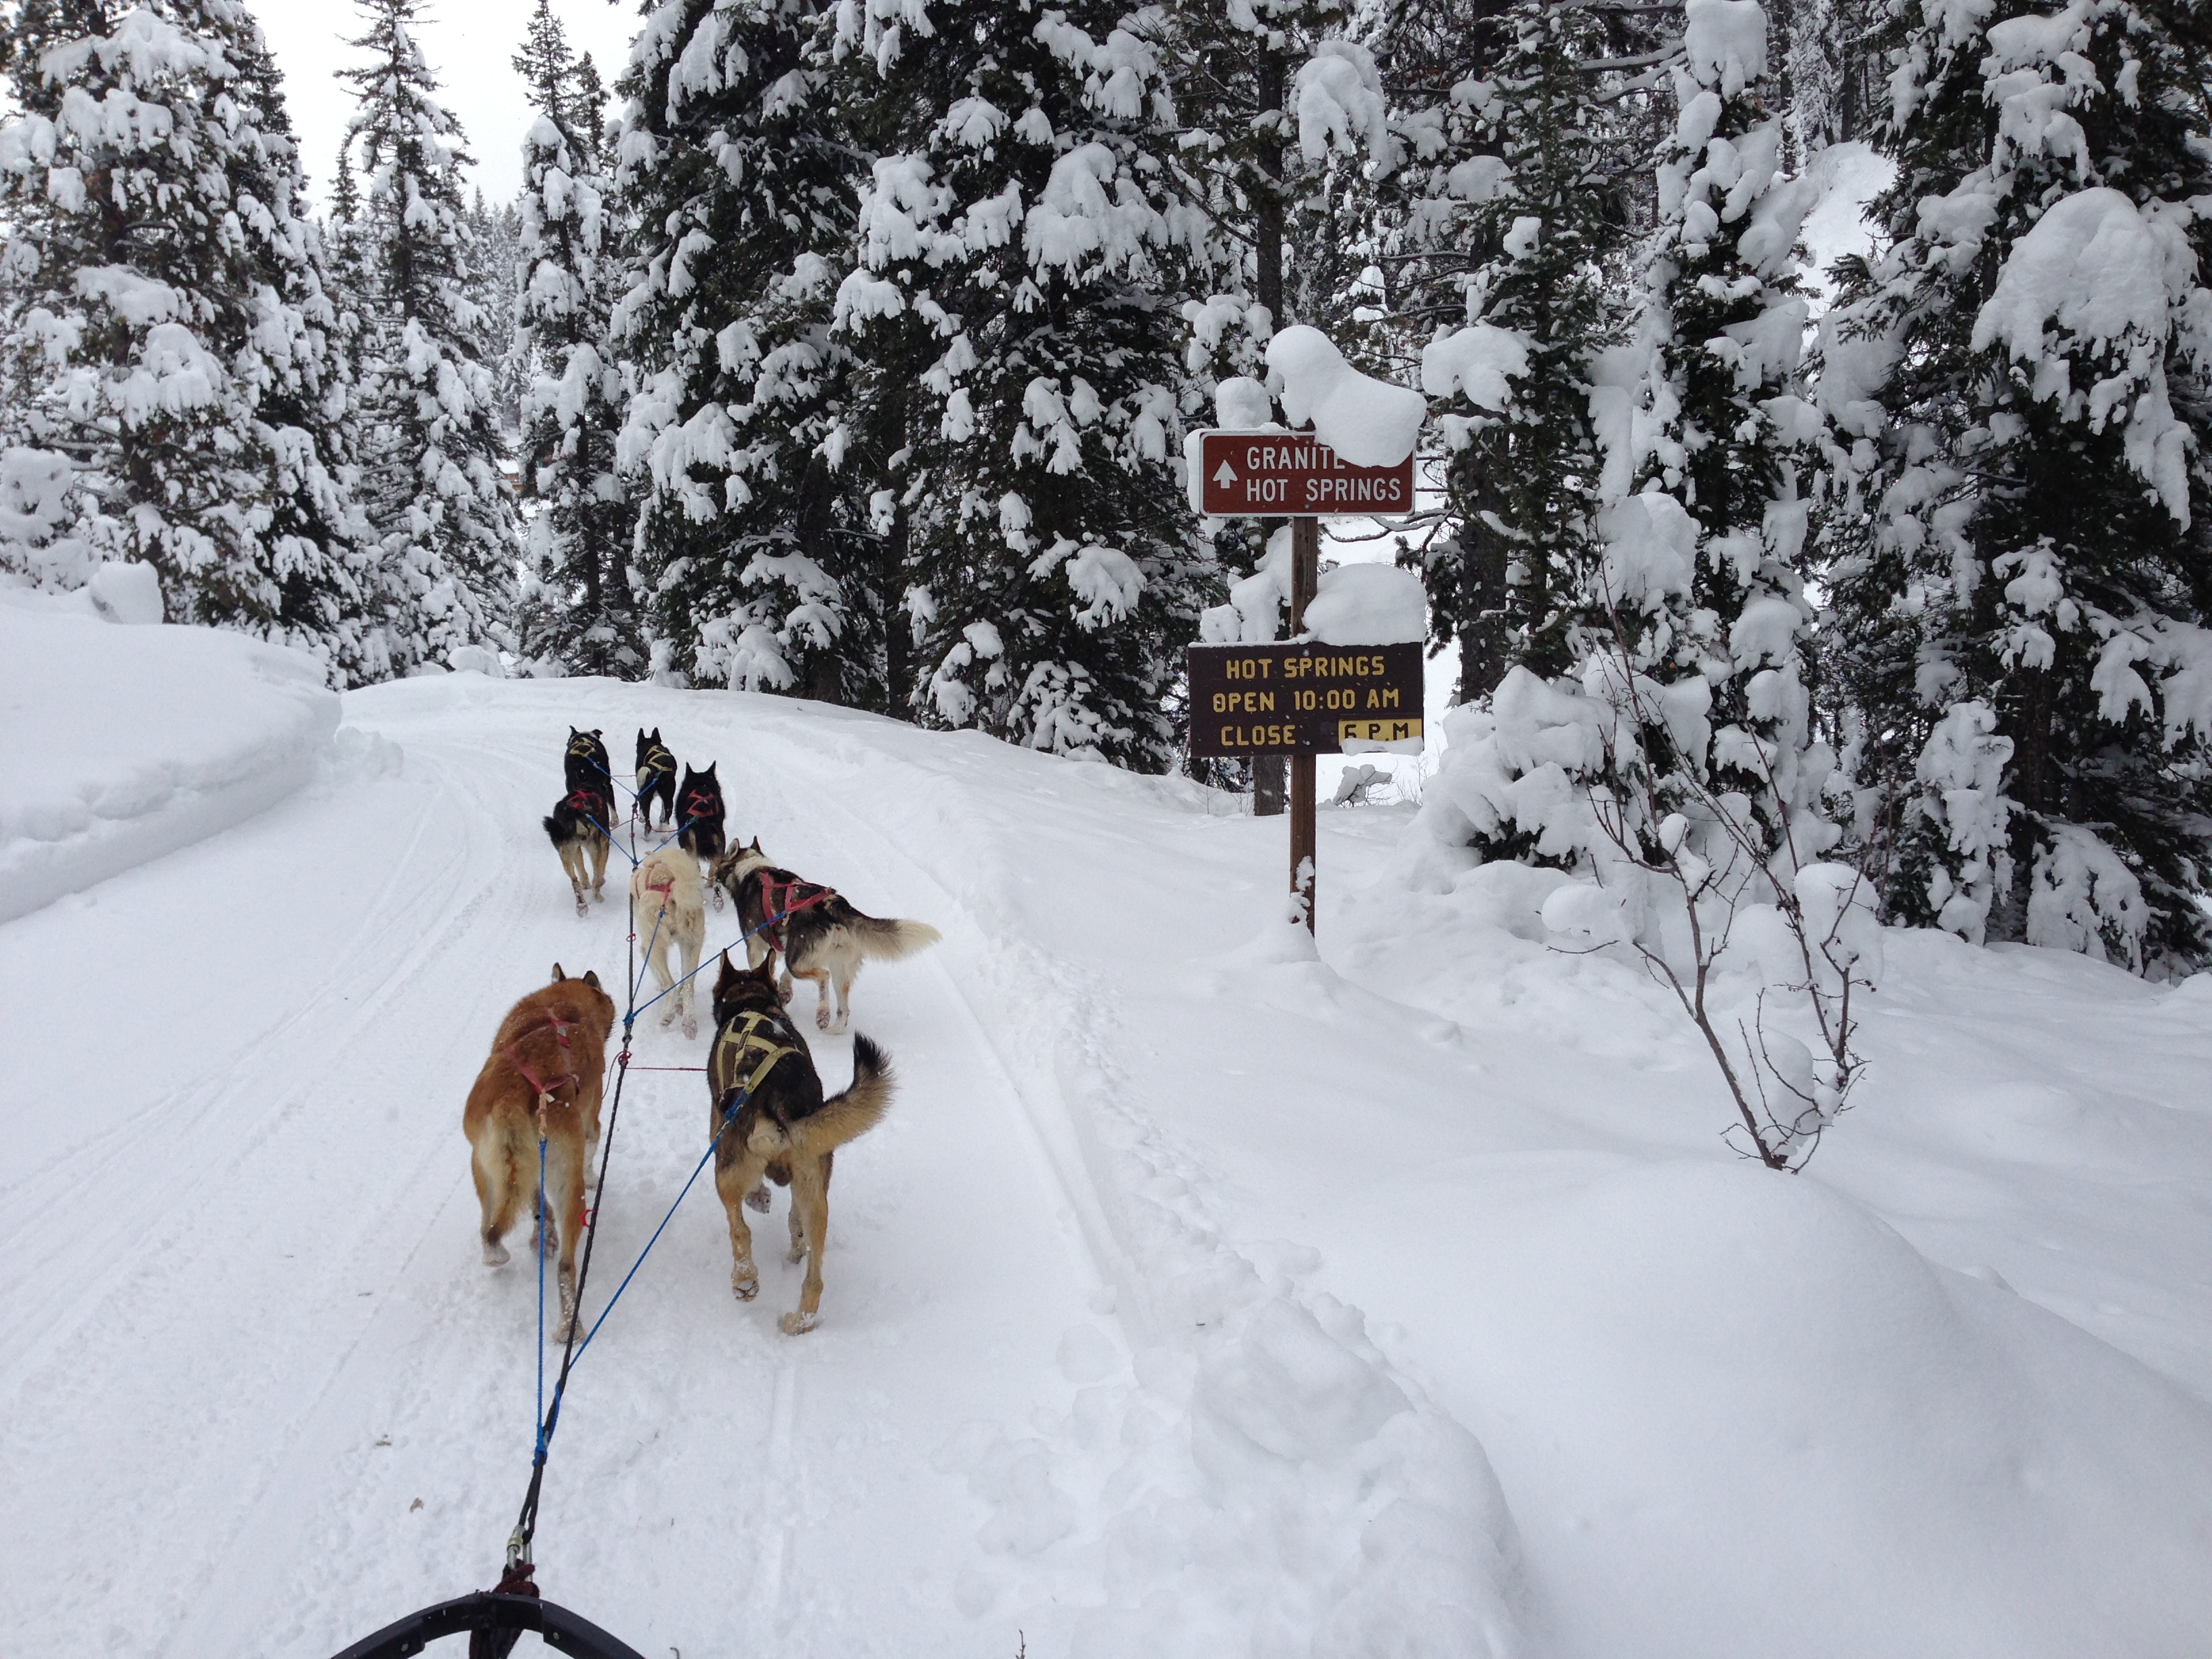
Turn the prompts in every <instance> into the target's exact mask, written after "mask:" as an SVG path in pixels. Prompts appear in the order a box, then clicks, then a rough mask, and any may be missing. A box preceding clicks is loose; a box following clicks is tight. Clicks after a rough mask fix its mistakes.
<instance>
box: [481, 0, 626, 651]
mask: <svg viewBox="0 0 2212 1659" xmlns="http://www.w3.org/2000/svg"><path fill="white" fill-rule="evenodd" d="M589 61H590V60H589V59H588V58H586V60H584V62H583V63H582V64H579V63H578V61H577V60H576V59H575V58H574V56H573V55H572V54H571V53H570V52H569V51H568V42H567V40H566V39H565V38H564V37H563V35H562V29H561V24H560V20H559V19H558V18H556V17H555V16H554V15H553V9H552V6H551V4H550V0H538V9H537V10H536V12H535V13H533V14H532V17H531V20H530V32H529V34H528V37H527V39H526V41H525V43H524V46H523V48H522V50H521V52H519V53H517V54H516V57H515V58H514V67H515V72H516V73H517V74H519V75H520V76H522V79H523V83H524V85H525V86H526V87H527V88H529V94H530V101H531V106H532V108H534V109H535V110H536V111H537V112H538V118H537V119H536V120H535V121H533V122H532V124H531V127H530V131H529V132H528V133H527V135H526V137H524V139H523V143H522V160H523V182H522V196H521V199H520V203H519V204H518V207H519V210H520V215H519V216H520V237H519V239H518V240H519V246H520V260H521V265H520V270H519V272H518V274H517V276H516V280H515V283H514V288H515V295H516V297H515V331H514V345H513V356H514V361H515V362H516V364H517V366H518V371H519V378H520V380H521V382H522V384H523V386H524V391H523V394H522V404H521V410H520V413H521V422H522V438H521V442H520V446H519V448H520V461H521V466H522V472H523V478H522V487H523V489H524V491H525V492H526V494H528V495H532V497H534V498H535V500H536V501H537V504H538V505H537V512H536V513H535V515H534V516H533V517H532V519H531V520H530V529H529V537H528V544H529V568H530V574H529V579H528V583H527V584H526V585H527V586H530V587H531V588H532V590H533V592H532V593H530V594H526V596H525V600H524V607H523V609H524V611H525V613H526V614H528V613H531V612H534V611H542V612H543V615H542V617H537V618H536V621H537V624H538V625H537V626H536V627H535V628H534V629H531V630H529V632H528V635H527V636H526V637H521V638H519V639H518V641H517V645H518V648H519V649H520V650H521V651H522V652H523V653H526V655H528V656H529V657H531V658H532V659H534V660H536V661H538V662H540V663H543V664H545V665H548V666H550V668H551V669H553V670H554V671H558V672H562V673H568V674H616V675H622V676H625V677H635V676H636V675H637V674H639V673H641V671H643V669H644V666H645V653H644V651H643V648H642V646H641V641H640V637H639V631H638V625H637V612H636V607H635V605H633V604H632V602H631V598H630V592H629V577H628V570H629V556H630V537H631V529H632V520H633V516H634V515H633V513H632V512H631V509H630V506H629V500H628V498H627V495H626V493H625V491H624V489H623V482H622V480H621V478H620V477H618V476H617V472H616V468H615V435H616V432H617V429H618V428H619V427H620V425H621V423H622V411H623V395H622V394H623V385H622V379H621V368H620V366H619V364H618V363H617V361H616V358H615V355H614V352H613V349H612V348H611V343H610V342H609V339H608V329H609V324H610V313H611V310H612V306H613V297H614V294H615V289H616V281H617V276H618V274H619V273H618V269H617V252H616V248H615V235H614V226H613V224H612V222H611V221H612V215H611V214H610V213H609V212H608V211H607V210H606V207H605V197H606V194H607V180H606V179H605V176H604V174H603V173H602V170H601V159H600V155H601V149H602V146H601V142H600V140H601V133H600V124H601V122H602V120H603V119H604V117H605V95H604V94H603V93H601V92H600V91H599V87H598V77H597V76H596V75H593V76H589V77H588V78H586V76H585V74H584V70H585V69H586V67H587V66H588V64H589ZM533 600H534V601H535V602H534V603H533ZM519 627H520V623H519Z"/></svg>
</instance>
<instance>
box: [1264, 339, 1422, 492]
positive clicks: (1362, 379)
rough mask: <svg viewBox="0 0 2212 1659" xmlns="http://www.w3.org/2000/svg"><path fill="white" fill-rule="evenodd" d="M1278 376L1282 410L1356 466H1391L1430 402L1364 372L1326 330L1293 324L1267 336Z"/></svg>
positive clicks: (1408, 449) (1405, 451)
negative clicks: (1309, 424) (1308, 426)
mask: <svg viewBox="0 0 2212 1659" xmlns="http://www.w3.org/2000/svg"><path fill="white" fill-rule="evenodd" d="M1267 367H1268V368H1271V369H1273V371H1274V372H1275V373H1276V374H1279V375H1281V376H1282V380H1283V390H1282V402H1283V413H1284V415H1285V416H1286V417H1287V418H1288V419H1289V421H1290V422H1291V425H1292V426H1304V424H1305V423H1306V422H1309V421H1310V422H1313V429H1314V436H1315V437H1316V438H1318V439H1320V440H1321V441H1322V442H1323V443H1325V444H1327V445H1328V447H1330V448H1331V449H1333V450H1334V451H1335V452H1336V453H1338V454H1339V455H1340V456H1342V457H1343V458H1344V459H1346V460H1347V461H1349V462H1351V463H1352V465H1354V466H1395V465H1397V464H1398V463H1399V462H1400V461H1402V460H1404V459H1406V457H1407V456H1408V455H1410V454H1412V453H1413V441H1414V440H1415V439H1417V438H1418V437H1419V436H1420V432H1421V421H1422V418H1423V417H1424V416H1425V415H1426V414H1427V413H1428V404H1427V402H1426V401H1425V399H1424V398H1422V396H1421V394H1420V393H1419V392H1415V391H1413V389H1412V388H1410V387H1407V386H1391V385H1389V384H1388V383H1387V382H1385V381H1383V380H1376V379H1374V378H1372V377H1371V376H1369V375H1365V374H1361V373H1360V372H1359V371H1358V369H1356V368H1353V367H1352V365H1351V364H1350V363H1347V362H1345V361H1344V354H1343V353H1342V352H1340V351H1339V350H1338V349H1336V346H1335V344H1334V343H1333V342H1332V341H1331V340H1330V339H1329V337H1328V336H1327V335H1326V334H1323V333H1322V331H1320V330H1319V329H1317V328H1308V327H1307V326H1306V325H1304V324H1303V323H1300V324H1297V325H1293V326H1291V327H1290V328H1286V329H1285V330H1284V331H1282V332H1281V333H1279V334H1278V335H1277V336H1275V337H1274V338H1273V339H1272V340H1270V341H1268V342H1267Z"/></svg>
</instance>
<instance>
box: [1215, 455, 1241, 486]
mask: <svg viewBox="0 0 2212 1659" xmlns="http://www.w3.org/2000/svg"><path fill="white" fill-rule="evenodd" d="M1213 482H1214V483H1218V484H1219V485H1220V486H1221V487H1222V488H1223V489H1228V488H1229V486H1230V485H1231V484H1233V483H1236V482H1237V471H1236V469H1235V468H1233V467H1231V465H1229V463H1228V462H1226V461H1224V462H1222V464H1221V470H1220V471H1218V472H1216V473H1215V474H1214V475H1213Z"/></svg>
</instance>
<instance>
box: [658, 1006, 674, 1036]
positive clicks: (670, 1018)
mask: <svg viewBox="0 0 2212 1659" xmlns="http://www.w3.org/2000/svg"><path fill="white" fill-rule="evenodd" d="M660 1024H661V1027H662V1029H663V1030H665V1029H667V1028H668V1027H669V1026H671V1025H673V1024H676V1010H675V1008H674V1007H673V1006H671V1007H670V1009H669V1010H668V1012H666V1013H665V1014H663V1015H662V1016H661V1017H660Z"/></svg>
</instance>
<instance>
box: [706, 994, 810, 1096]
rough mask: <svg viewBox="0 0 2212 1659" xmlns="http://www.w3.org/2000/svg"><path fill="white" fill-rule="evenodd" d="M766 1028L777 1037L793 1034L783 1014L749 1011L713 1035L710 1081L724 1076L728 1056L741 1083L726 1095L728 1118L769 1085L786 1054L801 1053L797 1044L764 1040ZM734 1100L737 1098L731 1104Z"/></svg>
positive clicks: (724, 1092)
mask: <svg viewBox="0 0 2212 1659" xmlns="http://www.w3.org/2000/svg"><path fill="white" fill-rule="evenodd" d="M763 1025H765V1026H767V1027H768V1028H769V1030H771V1031H773V1032H774V1033H775V1034H776V1035H777V1036H789V1035H790V1034H791V1031H790V1026H789V1024H787V1021H786V1020H785V1019H784V1018H783V1016H782V1015H781V1014H776V1013H765V1012H762V1011H761V1010H759V1009H757V1008H748V1009H747V1010H746V1011H745V1012H744V1013H742V1014H739V1015H738V1017H737V1018H735V1019H733V1020H732V1021H731V1022H730V1023H729V1024H727V1025H725V1026H724V1027H723V1028H722V1029H721V1030H719V1031H717V1032H716V1033H715V1034H714V1048H713V1050H712V1051H711V1052H709V1053H708V1056H707V1071H708V1075H709V1076H711V1077H720V1076H723V1075H725V1073H724V1072H723V1070H722V1066H723V1057H724V1056H725V1055H728V1056H729V1064H730V1066H732V1068H733V1070H732V1073H730V1074H731V1075H735V1076H737V1077H738V1081H737V1082H736V1083H734V1084H733V1085H731V1086H730V1087H729V1088H728V1089H726V1090H725V1091H723V1095H722V1101H721V1106H722V1110H723V1112H724V1114H725V1115H727V1114H728V1113H731V1112H733V1111H736V1110H737V1109H738V1108H739V1107H741V1106H743V1105H744V1103H746V1102H747V1101H749V1100H750V1099H751V1098H752V1097H753V1096H754V1094H755V1093H756V1092H757V1091H758V1090H759V1088H760V1086H761V1085H762V1084H763V1083H765V1082H767V1081H768V1074H769V1073H770V1072H773V1071H774V1070H775V1064H776V1062H777V1061H778V1060H781V1059H782V1058H783V1057H784V1056H785V1055H786V1054H797V1053H798V1052H799V1048H798V1047H797V1045H796V1044H793V1043H787V1042H770V1041H769V1038H767V1037H764V1036H762V1035H761V1027H763ZM756 1054H757V1055H758V1056H759V1057H760V1058H759V1060H757V1062H754V1063H753V1067H752V1070H751V1072H750V1073H745V1071H744V1067H745V1066H746V1064H747V1063H748V1062H749V1061H751V1060H753V1056H755V1055H756ZM732 1096H735V1097H736V1098H735V1099H734V1100H732V1098H731V1097H732Z"/></svg>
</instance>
